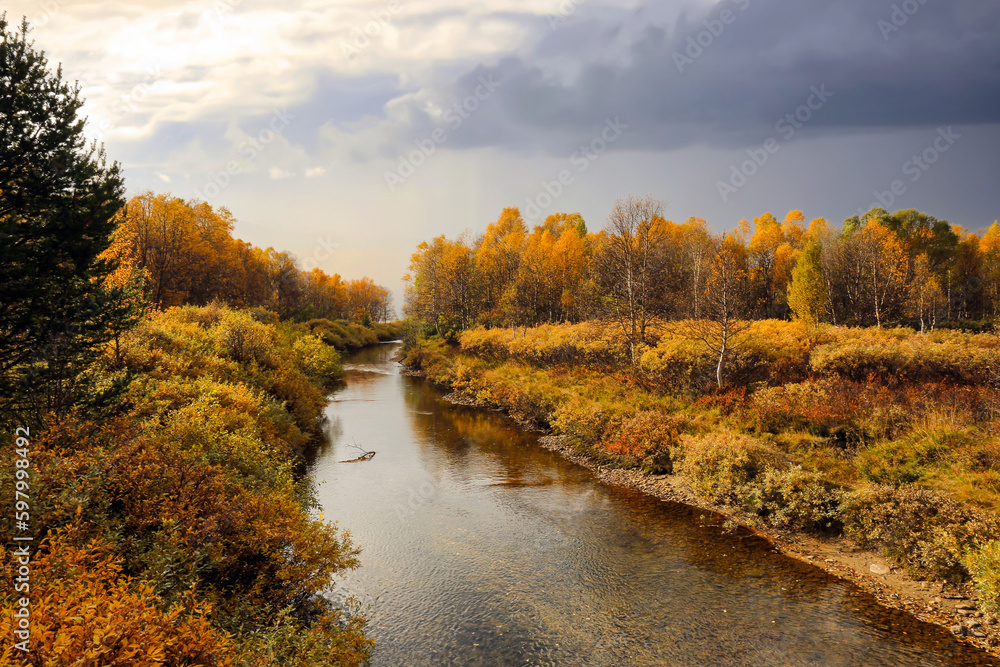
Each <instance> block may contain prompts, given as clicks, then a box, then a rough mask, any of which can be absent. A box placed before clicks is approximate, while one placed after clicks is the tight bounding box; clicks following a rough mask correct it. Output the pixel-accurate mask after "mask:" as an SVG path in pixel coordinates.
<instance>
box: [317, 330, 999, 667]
mask: <svg viewBox="0 0 1000 667" xmlns="http://www.w3.org/2000/svg"><path fill="white" fill-rule="evenodd" d="M395 349H396V347H395V345H380V346H377V347H374V348H369V349H366V350H363V351H361V352H359V353H357V354H355V355H353V356H352V357H350V358H348V359H346V360H345V367H346V368H347V374H346V378H345V381H346V383H345V386H344V387H343V388H342V389H340V390H339V391H337V392H336V393H335V394H334V395H333V396H332V397H331V402H330V404H329V406H328V408H327V411H326V414H327V417H328V425H327V436H328V442H327V443H326V444H325V445H323V446H322V447H321V449H320V450H319V451H318V452H317V453H316V457H315V460H314V461H313V462H312V464H311V466H310V468H309V474H310V476H311V477H312V479H313V480H314V482H315V483H316V485H317V493H318V497H319V500H320V502H321V504H322V506H323V510H324V513H325V515H326V516H327V517H329V518H331V519H336V520H338V522H339V526H340V527H341V528H344V529H347V530H349V531H350V532H351V534H352V537H353V540H354V541H355V543H356V544H357V545H358V546H360V547H361V548H362V554H361V562H362V567H360V568H359V569H357V570H355V571H354V572H352V573H350V574H348V575H347V576H346V577H344V578H343V579H342V580H340V581H339V582H338V586H337V588H336V590H334V591H331V594H332V595H334V596H335V597H338V598H341V599H342V598H344V597H346V596H354V597H355V598H356V599H357V600H358V601H359V602H360V604H361V605H362V606H363V607H364V608H366V609H367V610H368V612H369V614H370V618H371V625H370V628H369V630H370V632H371V634H372V635H373V636H374V637H375V639H376V641H377V649H376V654H375V657H374V659H373V661H372V664H373V665H374V666H376V667H422V666H425V665H426V666H431V665H434V666H444V665H462V666H463V667H475V666H482V667H501V666H510V667H528V666H542V665H546V666H547V665H560V666H566V667H570V666H574V665H579V666H584V665H586V666H591V665H593V666H596V667H605V666H606V667H629V666H633V665H634V666H647V665H692V666H693V665H698V666H704V665H761V666H765V665H766V666H769V665H775V666H777V665H782V666H784V665H845V666H846V665H866V666H872V665H892V666H898V665H990V664H1000V660H995V659H993V658H992V657H991V656H989V655H988V654H986V653H985V652H982V651H980V650H977V649H974V648H972V647H969V646H967V645H964V644H961V643H959V642H956V641H954V640H953V639H952V638H951V636H950V635H949V633H948V632H947V631H946V630H945V629H943V628H940V627H936V626H933V625H929V624H926V623H922V622H920V621H917V620H916V619H914V618H912V617H910V616H908V615H906V614H903V613H902V612H897V611H894V610H888V609H885V608H883V607H881V606H880V605H878V603H877V602H876V601H875V600H874V598H872V597H871V596H870V595H868V594H867V593H865V592H863V591H861V590H860V589H858V588H857V587H855V586H854V585H852V584H850V583H848V582H845V581H842V580H839V579H836V578H834V577H831V576H830V575H828V574H826V573H825V572H823V571H821V570H819V569H817V568H814V567H811V566H808V565H806V564H804V563H801V562H799V561H796V560H794V559H791V558H788V557H785V556H782V555H780V554H777V553H775V552H774V551H773V550H772V549H770V548H769V546H768V543H767V542H766V541H764V540H762V539H760V538H757V537H754V536H751V535H747V534H745V533H743V532H736V533H730V532H726V531H725V530H724V529H723V527H722V526H721V525H720V524H721V520H720V518H719V517H717V516H716V515H713V514H708V513H705V512H702V511H700V510H697V509H692V508H689V507H687V506H684V505H679V504H675V503H671V502H665V501H661V500H658V499H655V498H651V497H648V496H645V495H643V494H641V493H639V492H637V491H634V490H631V489H625V488H617V487H612V486H607V485H604V484H602V483H600V482H598V481H597V480H596V479H595V478H594V476H593V475H592V474H591V472H590V471H589V470H587V469H586V468H583V467H581V466H578V465H576V464H574V463H571V462H568V461H566V460H564V459H562V458H561V457H560V456H559V455H558V454H555V453H553V452H550V451H548V450H546V449H544V448H542V447H541V446H539V445H538V444H537V439H538V436H537V435H535V434H533V433H528V432H525V431H523V430H522V429H520V428H519V427H518V426H517V425H516V424H514V423H513V422H512V421H510V420H509V419H507V418H505V417H504V416H502V415H499V414H495V413H492V412H488V411H483V410H478V409H474V408H466V407H462V406H455V405H451V404H449V403H447V402H445V401H443V400H442V392H440V391H439V390H437V389H435V388H434V387H432V386H430V385H429V384H428V383H427V382H425V381H424V380H422V379H420V378H411V377H406V376H402V375H400V373H399V371H400V366H399V365H398V364H397V363H395V362H393V361H391V360H390V358H391V356H392V354H393V353H394V352H395ZM355 444H356V445H358V446H360V447H363V448H364V449H366V450H375V451H376V452H377V453H376V455H375V457H374V458H372V459H371V460H369V461H363V462H357V463H341V461H344V460H347V459H353V458H355V457H357V456H358V455H359V453H360V452H359V451H358V449H356V448H355V447H354V445H355Z"/></svg>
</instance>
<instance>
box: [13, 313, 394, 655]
mask: <svg viewBox="0 0 1000 667" xmlns="http://www.w3.org/2000/svg"><path fill="white" fill-rule="evenodd" d="M319 326H322V327H324V328H325V329H329V330H331V331H332V330H338V331H340V332H341V333H345V334H349V335H350V338H347V339H346V340H347V342H349V341H351V340H353V341H360V344H365V343H366V342H376V341H377V340H378V339H379V338H383V337H384V338H392V337H395V335H398V332H397V331H396V330H395V329H393V328H391V327H386V326H382V327H379V328H378V330H376V329H374V328H370V327H361V326H359V325H349V324H347V323H339V324H338V323H329V322H327V321H321V322H320V324H319ZM317 328H318V327H317ZM345 338H346V337H345ZM342 347H344V348H347V347H351V345H349V344H344V345H342ZM94 372H95V373H99V374H101V376H102V377H107V378H109V379H110V378H112V377H119V378H121V377H124V376H130V378H131V382H130V385H129V389H128V391H127V394H126V398H125V403H124V404H122V405H118V406H107V409H105V410H104V411H103V412H102V413H100V416H99V417H96V416H94V413H93V412H91V413H90V414H89V415H88V416H86V417H85V416H83V414H82V413H81V414H77V415H71V416H69V417H68V418H63V419H60V420H55V419H54V418H53V419H50V420H48V423H46V424H45V425H44V428H37V429H36V428H30V429H29V431H28V432H27V435H28V437H27V438H23V439H22V440H20V441H18V443H17V444H18V447H21V446H24V447H25V448H26V449H27V451H28V460H29V461H30V470H31V475H30V477H28V478H27V479H26V480H21V478H18V480H19V481H17V484H18V485H21V484H22V482H26V484H25V485H24V488H25V489H28V490H30V493H28V495H29V496H30V510H31V511H30V529H28V531H27V532H28V534H30V536H31V537H32V538H33V540H34V541H33V543H32V544H33V545H34V546H33V547H32V549H31V553H32V555H31V577H32V578H31V589H30V592H28V593H19V592H15V591H13V590H11V588H10V587H8V588H7V589H6V590H5V591H4V598H5V600H4V602H5V604H4V614H3V617H2V620H0V633H2V634H3V635H4V636H5V637H12V636H14V635H13V632H14V630H15V629H17V628H18V627H19V625H18V624H19V619H18V618H15V617H14V616H13V614H14V611H15V609H16V608H17V606H16V604H15V602H16V599H17V597H18V596H20V595H28V597H29V598H30V609H31V616H30V637H31V654H30V660H29V664H39V665H41V664H56V663H57V662H58V664H70V663H73V664H78V663H79V664H120V665H150V664H163V665H193V664H198V665H205V666H230V665H231V666H247V667H250V666H253V667H257V666H262V665H277V664H282V665H286V664H288V665H300V666H303V667H305V666H309V665H317V666H318V665H331V664H333V665H343V666H347V665H360V664H362V663H364V662H365V660H366V659H367V658H368V656H369V654H370V651H371V647H372V642H371V640H370V639H369V638H368V637H367V636H366V634H365V625H366V620H365V618H364V616H363V615H361V614H359V613H356V610H352V609H346V610H344V609H335V608H333V607H332V606H330V604H329V603H327V602H326V601H325V600H324V599H323V598H322V597H320V596H319V595H317V593H318V592H319V591H322V590H323V589H325V588H327V587H328V586H329V585H330V583H331V582H332V581H333V580H334V578H335V577H336V576H338V574H340V573H343V572H344V571H345V570H348V569H351V568H354V567H357V565H358V563H359V561H358V554H359V550H358V549H357V547H356V546H355V545H354V544H353V543H352V542H351V539H350V535H349V534H347V533H346V532H344V531H340V530H338V529H337V527H336V525H335V524H332V523H330V522H327V521H325V520H324V518H323V517H322V516H321V515H320V514H319V513H318V511H317V509H316V503H315V501H314V498H313V494H312V490H311V488H310V487H309V486H308V485H307V484H306V483H304V482H302V481H301V480H299V479H298V478H297V476H296V472H295V471H296V465H297V463H298V460H299V457H300V455H301V454H302V452H303V451H304V450H305V448H306V447H307V446H308V445H309V444H310V442H311V441H312V440H314V439H315V438H316V437H317V435H318V432H319V429H320V426H321V424H320V421H319V420H320V417H321V415H322V411H323V408H324V407H325V405H326V395H327V394H328V393H329V390H330V389H332V388H333V387H334V386H336V384H337V383H338V382H339V380H340V378H341V376H342V375H343V370H342V367H341V361H340V356H339V354H338V352H337V351H336V349H335V348H334V347H332V346H331V345H328V344H327V343H325V342H324V340H323V338H322V336H321V335H320V334H319V333H316V334H313V333H311V332H310V327H309V325H294V324H291V323H282V322H278V321H277V319H276V318H275V317H274V315H273V313H270V312H269V311H266V310H263V309H250V310H235V309H231V308H228V307H224V306H220V305H211V306H206V307H200V308H199V307H190V306H188V307H178V308H171V309H169V310H167V311H163V312H154V313H150V314H148V315H147V316H146V317H145V318H144V319H143V320H142V322H140V324H139V325H138V326H137V327H136V328H135V329H133V330H131V331H129V332H127V333H126V334H124V335H123V336H122V337H121V338H120V340H118V341H116V344H115V345H114V346H113V348H112V349H109V350H108V352H107V355H106V357H105V358H104V359H103V360H102V362H101V364H100V367H99V368H95V369H94ZM22 433H24V432H22ZM9 435H10V434H7V436H9ZM19 435H21V433H19ZM7 440H11V438H10V437H5V441H4V442H3V443H2V444H3V445H4V446H5V447H6V449H5V451H13V447H14V444H15V443H13V442H8V441H7ZM13 470H14V469H13V466H10V467H9V468H8V469H7V472H5V473H3V486H4V488H5V489H6V492H7V494H8V497H11V498H13V495H14V485H15V479H14V472H13ZM18 488H19V489H20V488H21V487H20V486H19V487H18ZM10 521H11V518H10V517H4V522H5V523H7V525H6V526H5V527H4V531H5V532H6V533H7V534H8V535H10V534H21V533H18V532H16V531H13V530H12V529H13V528H14V526H13V525H10ZM23 532H24V531H22V533H23ZM19 562H20V561H19V560H18V558H17V557H16V553H15V552H14V551H13V550H12V549H10V548H8V549H6V550H5V551H4V553H3V565H4V570H5V575H4V576H5V581H8V582H10V581H13V577H14V576H15V574H16V572H15V571H16V570H17V568H18V567H19ZM14 657H15V654H14V653H13V649H12V647H11V642H7V643H6V644H5V645H4V646H3V648H2V649H0V662H2V663H3V664H12V663H11V661H12V660H13V659H14Z"/></svg>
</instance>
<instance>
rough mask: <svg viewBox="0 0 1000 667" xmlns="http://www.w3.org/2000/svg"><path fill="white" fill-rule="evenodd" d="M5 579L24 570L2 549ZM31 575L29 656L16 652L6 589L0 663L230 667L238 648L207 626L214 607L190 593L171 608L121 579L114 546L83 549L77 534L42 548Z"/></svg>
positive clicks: (144, 586)
mask: <svg viewBox="0 0 1000 667" xmlns="http://www.w3.org/2000/svg"><path fill="white" fill-rule="evenodd" d="M0 559H2V562H3V570H4V579H5V580H6V581H12V580H13V579H14V576H15V573H16V570H17V568H18V559H17V558H16V557H15V552H14V551H13V550H7V549H4V548H3V547H0ZM30 567H31V592H30V601H31V604H30V609H31V617H30V632H31V637H30V652H29V653H27V654H22V653H21V652H20V651H18V650H16V649H14V648H13V646H12V644H13V641H14V640H13V638H14V636H15V635H14V630H15V629H17V628H18V619H17V618H15V617H14V610H15V609H16V608H17V606H16V604H15V601H16V600H17V597H18V596H19V595H20V594H19V593H16V592H14V591H13V590H12V589H8V592H7V594H6V595H5V598H6V599H5V600H4V606H3V607H4V608H3V615H2V616H0V632H2V633H3V636H4V637H5V638H6V641H4V643H3V645H2V647H0V662H2V663H3V664H5V665H9V664H13V663H14V660H15V658H16V659H17V660H19V661H20V662H21V664H25V665H33V666H37V667H43V666H44V667H49V666H50V665H121V666H122V667H130V666H135V667H146V666H147V665H171V666H178V667H179V666H181V665H196V664H197V665H203V666H204V667H229V666H230V665H234V664H235V663H234V662H233V660H232V659H231V655H232V653H233V650H234V648H235V647H234V645H233V642H232V640H231V638H230V637H229V635H227V634H226V633H225V632H222V631H220V630H217V629H215V628H213V627H212V625H211V623H210V622H209V614H210V612H211V609H212V608H211V606H210V605H208V604H206V603H199V602H197V601H196V600H195V598H194V596H193V594H191V593H190V592H188V593H186V594H184V595H182V596H181V597H180V598H179V599H178V601H177V602H176V603H174V604H172V605H166V604H165V603H164V601H163V600H162V599H161V598H160V597H159V596H158V595H157V594H156V593H155V591H154V587H153V585H152V584H151V583H150V582H147V581H142V580H130V579H128V578H127V577H125V576H124V575H123V574H122V566H121V562H120V560H119V559H117V558H115V557H114V556H113V555H112V550H111V546H110V545H109V544H107V543H105V542H103V541H101V540H99V539H95V540H91V541H89V542H85V541H84V540H83V536H82V534H81V532H80V530H79V528H77V527H70V528H68V529H66V530H62V531H60V532H58V533H55V534H53V535H50V536H49V537H48V538H47V539H46V540H45V541H43V542H42V543H41V544H39V545H38V549H37V551H35V553H34V557H33V558H32V562H31V564H30Z"/></svg>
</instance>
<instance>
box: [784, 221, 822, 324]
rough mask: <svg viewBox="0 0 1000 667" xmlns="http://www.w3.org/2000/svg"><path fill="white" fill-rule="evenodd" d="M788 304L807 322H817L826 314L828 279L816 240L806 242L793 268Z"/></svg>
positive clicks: (798, 316) (797, 316)
mask: <svg viewBox="0 0 1000 667" xmlns="http://www.w3.org/2000/svg"><path fill="white" fill-rule="evenodd" d="M788 306H789V307H790V308H791V309H792V312H793V313H794V314H795V317H796V318H798V319H799V320H802V321H803V322H806V323H807V324H816V323H817V322H819V321H820V320H821V319H822V318H824V317H825V316H826V311H827V306H828V301H827V288H826V281H825V280H824V279H823V268H822V260H821V252H820V246H819V244H818V243H816V242H815V241H812V240H810V241H809V242H808V243H806V247H805V249H804V250H803V251H802V254H801V255H800V257H799V260H798V262H796V264H795V268H794V269H793V270H792V277H791V282H790V284H789V288H788Z"/></svg>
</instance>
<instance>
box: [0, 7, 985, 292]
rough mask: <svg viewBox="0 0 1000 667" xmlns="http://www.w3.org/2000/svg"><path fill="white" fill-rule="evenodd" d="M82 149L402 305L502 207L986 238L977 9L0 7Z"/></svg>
mask: <svg viewBox="0 0 1000 667" xmlns="http://www.w3.org/2000/svg"><path fill="white" fill-rule="evenodd" d="M0 8H2V9H4V10H6V11H7V14H8V18H9V19H16V18H19V17H20V16H22V15H23V16H27V17H28V19H29V21H31V22H32V24H33V26H34V29H33V33H32V36H33V38H34V40H35V43H36V46H37V47H39V48H42V49H44V50H45V51H46V53H47V54H48V56H49V58H50V60H51V61H52V62H53V63H55V62H61V63H62V65H63V69H64V72H65V74H66V75H67V76H68V78H70V79H76V80H79V82H80V84H81V87H82V89H83V95H84V96H85V98H86V100H87V104H86V106H85V113H86V114H87V115H88V117H89V132H90V134H91V135H92V136H94V137H95V138H99V139H101V140H103V141H104V143H105V145H106V147H107V150H108V153H109V155H110V156H111V157H112V158H113V159H116V160H118V161H120V162H121V163H122V164H123V165H124V167H125V173H126V176H127V184H128V187H129V191H130V194H134V193H138V192H140V191H142V190H146V189H153V190H155V191H160V192H171V193H173V194H174V195H176V196H179V197H183V198H186V199H187V198H199V199H205V200H207V201H209V202H210V203H212V204H213V205H223V206H226V207H228V208H229V209H230V210H231V211H232V212H233V213H234V215H235V216H236V217H237V219H238V220H239V221H240V222H239V226H238V228H237V230H236V233H237V235H239V236H240V237H242V238H244V239H246V240H248V241H251V242H253V243H255V244H257V245H260V246H264V247H266V246H274V247H276V248H279V249H287V250H291V251H292V252H294V253H295V254H296V255H298V256H299V258H300V260H301V261H302V263H303V264H304V265H305V266H306V267H307V268H308V267H309V266H316V265H318V266H320V267H321V268H323V269H324V270H326V271H328V272H338V273H340V274H341V275H344V276H345V277H349V278H350V277H359V276H361V275H370V276H372V277H373V278H375V280H376V281H378V282H380V283H382V284H384V285H386V286H387V287H389V288H390V289H392V290H393V291H394V292H395V293H396V294H397V295H399V293H400V292H401V289H402V286H401V282H400V278H401V276H402V275H403V273H404V272H405V271H406V267H407V262H408V257H409V254H410V253H411V252H412V250H413V248H414V246H415V245H416V244H417V243H419V242H420V241H421V240H424V239H428V238H430V237H433V236H436V235H438V234H442V233H444V234H447V235H449V236H454V235H456V234H458V233H460V232H462V231H463V230H466V229H471V230H473V231H475V232H478V231H480V230H482V229H483V228H484V227H485V225H486V224H487V223H488V222H490V221H492V220H495V219H496V218H497V217H498V216H499V213H500V211H501V209H502V208H503V207H505V206H518V207H520V208H521V211H522V213H523V214H524V215H525V217H526V218H527V219H528V220H529V222H537V221H539V219H540V218H542V217H544V216H545V215H547V214H548V213H552V212H556V211H567V212H574V211H578V212H580V213H582V214H583V216H584V218H585V219H586V220H587V223H588V226H589V227H590V228H591V229H598V228H600V227H602V226H603V225H604V222H605V219H606V217H607V213H608V211H609V210H610V208H611V206H612V204H613V202H614V200H615V199H616V198H618V197H621V196H624V195H627V194H630V193H635V194H648V195H652V196H654V197H657V198H660V199H663V200H665V201H666V202H667V209H666V211H667V214H668V217H670V218H671V219H673V220H676V221H683V220H685V219H687V218H688V217H690V216H699V217H703V218H705V219H706V220H708V222H709V224H710V225H711V226H712V227H713V228H714V229H716V230H723V229H729V228H732V227H733V226H734V225H735V224H736V223H737V222H738V221H739V220H740V219H741V218H744V217H748V218H752V217H753V216H757V215H760V214H761V213H763V212H766V211H772V212H774V213H775V214H777V215H783V214H784V213H785V212H787V211H788V210H789V209H792V208H797V209H800V210H802V211H803V212H804V213H805V214H806V216H807V217H808V218H813V217H819V216H823V217H826V218H827V219H829V220H831V221H834V222H837V223H839V222H841V221H842V220H843V219H844V218H845V217H848V216H850V215H853V214H855V213H856V212H857V211H858V210H859V209H861V210H867V209H868V208H870V206H871V205H873V204H876V203H880V204H884V205H885V206H886V208H889V209H891V210H896V209H898V208H918V209H921V210H924V211H926V212H928V213H931V214H933V215H935V216H937V217H939V218H945V219H948V220H950V221H951V222H953V223H956V224H960V225H963V226H965V227H967V228H969V229H973V230H978V229H982V228H984V227H985V226H987V225H989V224H990V223H991V222H992V221H993V220H994V219H996V218H997V217H1000V187H998V178H997V177H998V174H1000V3H997V2H994V1H992V0H842V1H838V2H829V1H828V0H723V1H722V2H714V1H710V0H656V1H646V2H644V1H641V0H622V1H619V2H597V1H594V0H577V1H574V0H534V1H530V0H480V1H479V2H475V3H472V2H461V1H459V0H374V1H372V2H367V1H356V0H284V1H282V2H279V1H277V0H201V1H199V2H180V1H170V0H144V1H142V2H126V1H122V0H105V1H103V2H86V1H79V0H26V1H23V2H22V1H21V0H16V1H14V2H10V1H9V0H8V1H6V2H3V3H2V4H0Z"/></svg>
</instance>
